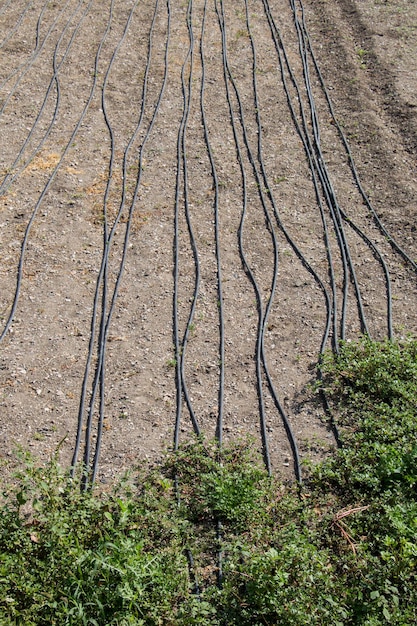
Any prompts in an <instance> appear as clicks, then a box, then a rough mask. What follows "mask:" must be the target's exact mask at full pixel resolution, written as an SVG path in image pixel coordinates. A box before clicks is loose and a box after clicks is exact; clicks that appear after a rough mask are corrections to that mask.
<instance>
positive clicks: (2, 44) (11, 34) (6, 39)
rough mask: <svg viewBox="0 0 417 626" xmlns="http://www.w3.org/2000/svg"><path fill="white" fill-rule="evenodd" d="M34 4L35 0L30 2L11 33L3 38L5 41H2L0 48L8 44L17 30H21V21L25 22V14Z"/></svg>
mask: <svg viewBox="0 0 417 626" xmlns="http://www.w3.org/2000/svg"><path fill="white" fill-rule="evenodd" d="M32 4H33V0H31V1H30V2H28V4H27V6H26V8H25V10H24V11H23V13H21V14H20V16H19V18H18V20H17V22H16V24H15V25H14V27H13V28H12V29H11V30H10V32H9V34H8V35H6V37H5V38H4V39H3V41H1V42H0V50H1V49H2V48H3V46H5V45H6V43H7V42H8V41H9V40H10V39H11V38H12V37H13V35H14V34H15V32H16V31H17V30H19V26H20V25H21V23H22V22H23V20H24V19H25V15H26V13H27V12H28V11H29V9H30V8H31V6H32Z"/></svg>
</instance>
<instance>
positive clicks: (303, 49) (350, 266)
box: [289, 0, 370, 339]
mask: <svg viewBox="0 0 417 626" xmlns="http://www.w3.org/2000/svg"><path fill="white" fill-rule="evenodd" d="M289 3H290V7H291V9H292V11H293V17H294V24H295V28H296V32H297V38H298V43H299V51H300V57H301V60H302V65H303V75H304V84H305V88H306V93H307V99H308V104H309V108H310V112H311V123H312V127H313V140H312V142H311V143H312V146H313V149H314V150H315V152H316V154H317V164H318V166H319V173H320V180H321V184H322V187H323V191H324V193H325V197H326V202H327V205H328V208H329V210H330V213H331V216H332V221H333V224H334V228H335V232H336V234H337V238H338V241H339V248H340V251H341V253H342V256H343V265H344V275H345V279H344V286H345V288H344V296H343V300H344V306H343V311H342V319H341V339H344V338H345V320H346V309H347V299H348V284H349V283H348V276H347V272H349V275H350V280H351V282H352V283H353V285H354V289H355V294H356V301H357V306H358V314H359V320H360V324H361V331H362V333H363V334H366V335H368V336H370V332H369V328H368V325H367V322H366V319H365V312H364V309H363V303H362V296H361V292H360V288H359V284H358V281H357V278H356V272H355V267H354V262H353V258H352V256H351V253H350V249H349V244H348V241H347V238H346V234H345V230H344V226H343V219H342V216H341V209H340V206H339V203H338V200H337V197H336V193H335V191H334V188H333V185H332V182H331V179H330V174H329V171H328V169H327V165H326V161H325V158H324V154H323V152H322V149H321V141H320V125H319V120H318V117H317V111H316V105H315V100H314V95H313V91H312V86H311V80H310V71H309V60H308V48H307V45H306V39H305V37H304V33H303V29H302V27H301V24H300V21H299V19H298V11H297V8H296V4H295V2H294V0H289Z"/></svg>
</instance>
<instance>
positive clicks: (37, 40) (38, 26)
mask: <svg viewBox="0 0 417 626" xmlns="http://www.w3.org/2000/svg"><path fill="white" fill-rule="evenodd" d="M69 2H70V0H67V3H66V5H65V7H64V9H61V13H62V11H64V10H65V8H66V7H67V6H68V4H69ZM48 6H49V1H48V0H46V1H45V4H44V5H43V7H42V9H41V12H40V14H39V17H38V19H37V22H36V34H35V47H34V49H33V51H32V52H31V54H30V56H29V58H28V59H27V60H26V61H23V62H22V63H21V64H20V65H18V66H17V67H16V68H15V69H14V70H13V71H12V72H11V74H9V76H7V77H6V78H5V79H4V80H3V82H2V83H0V92H1V91H2V89H3V87H4V86H5V85H7V83H8V82H9V81H10V80H11V79H12V78H13V77H14V76H16V74H18V73H19V72H20V71H21V70H22V69H23V68H24V67H27V66H28V65H30V63H31V61H33V59H34V58H35V57H36V56H37V54H38V52H39V49H40V45H41V43H40V30H41V24H42V19H43V16H44V13H45V11H46V9H47V8H48ZM0 15H1V12H0Z"/></svg>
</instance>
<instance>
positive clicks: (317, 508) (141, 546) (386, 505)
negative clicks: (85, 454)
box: [0, 338, 417, 626]
mask: <svg viewBox="0 0 417 626" xmlns="http://www.w3.org/2000/svg"><path fill="white" fill-rule="evenodd" d="M416 357H417V343H416V342H415V341H413V340H411V339H410V340H408V339H407V340H402V341H399V342H388V341H387V342H382V343H377V342H372V341H370V340H369V339H366V338H365V339H363V340H361V341H360V342H358V343H345V344H343V345H342V346H341V351H340V355H339V356H338V357H334V356H333V355H326V356H325V358H324V377H323V385H324V388H325V392H326V393H327V396H328V398H329V400H330V402H331V403H332V404H333V407H334V411H335V414H336V415H337V416H338V422H339V425H340V430H341V434H342V436H343V447H342V448H341V449H340V450H339V451H337V452H336V453H335V454H334V456H333V457H332V458H330V459H328V460H326V461H324V462H322V463H320V464H319V465H317V466H316V467H315V468H314V469H313V470H312V471H311V475H310V476H309V478H308V480H306V483H305V485H304V486H303V488H300V487H298V486H296V485H295V486H293V487H291V486H285V485H283V484H282V483H280V482H279V481H278V480H276V479H273V478H269V477H268V476H267V474H266V472H265V470H264V469H263V466H262V462H261V457H260V455H259V453H258V452H257V451H256V449H255V447H254V445H253V443H251V442H249V441H246V440H245V441H241V442H237V443H235V444H233V445H231V446H230V447H228V448H225V449H223V450H222V451H219V449H218V447H217V445H216V443H215V442H208V441H204V440H196V441H192V442H189V443H187V444H185V445H184V446H183V447H182V448H181V449H180V450H179V451H178V452H177V453H176V454H172V453H171V454H168V455H167V457H166V459H165V461H164V462H163V463H162V464H161V465H160V466H159V467H158V468H156V469H153V470H148V471H146V472H143V473H140V472H139V473H138V474H137V475H136V476H135V478H134V479H133V478H131V479H129V480H126V481H125V482H123V483H122V484H120V485H118V486H114V487H113V488H111V490H110V492H107V493H98V491H97V490H96V491H93V492H87V493H80V491H79V489H77V488H76V486H75V485H74V484H72V483H71V482H70V481H69V479H68V476H67V474H66V473H64V472H62V470H61V469H60V468H59V466H58V465H57V463H56V462H55V461H52V462H51V463H50V464H49V465H48V466H46V467H41V468H39V467H36V465H35V464H34V462H33V460H32V459H31V458H30V457H28V456H25V458H24V467H23V470H22V471H21V472H20V474H19V475H18V476H16V477H15V479H14V481H13V484H12V485H11V486H8V487H6V486H5V487H4V492H3V499H2V503H1V507H0V508H1V515H0V624H1V625H2V626H3V625H4V626H6V625H12V624H16V625H17V624H22V625H23V624H24V625H25V626H32V625H33V626H35V625H41V624H42V625H46V624H48V625H49V624H57V625H59V626H61V625H64V624H69V625H78V624H79V625H103V626H104V625H106V626H107V625H110V624H113V625H118V626H123V625H129V624H135V625H138V626H160V625H166V626H185V625H187V626H188V625H196V626H209V625H210V626H264V625H269V626H278V625H279V626H303V625H313V624H314V625H320V626H321V625H323V624H326V625H327V624H328V625H331V626H339V625H340V626H341V625H343V626H346V625H360V626H377V625H383V624H395V625H397V626H409V625H410V624H414V623H417V584H416V583H417V581H416V571H417V498H416V476H417V470H416V467H417V464H416V461H417V450H416V441H417V439H416V434H417V433H416V430H417V415H416V401H415V400H416V397H417V393H416V392H417V389H416V386H417V358H416ZM220 556H221V562H222V574H223V576H222V584H221V585H219V584H218V579H219V577H218V565H219V557H220Z"/></svg>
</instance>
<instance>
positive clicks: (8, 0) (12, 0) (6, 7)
mask: <svg viewBox="0 0 417 626" xmlns="http://www.w3.org/2000/svg"><path fill="white" fill-rule="evenodd" d="M12 2H14V0H7V2H5V3H4V4H3V6H2V7H1V8H0V15H2V14H3V13H4V12H5V10H6V9H8V8H9V6H10V5H11V3H12Z"/></svg>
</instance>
